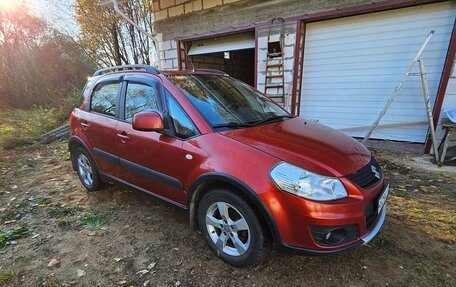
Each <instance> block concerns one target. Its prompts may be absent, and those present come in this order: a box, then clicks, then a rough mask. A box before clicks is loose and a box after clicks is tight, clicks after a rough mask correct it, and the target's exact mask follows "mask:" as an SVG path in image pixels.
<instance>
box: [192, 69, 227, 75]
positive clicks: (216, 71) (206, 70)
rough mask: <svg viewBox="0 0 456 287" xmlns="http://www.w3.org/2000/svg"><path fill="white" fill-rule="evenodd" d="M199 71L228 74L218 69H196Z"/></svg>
mask: <svg viewBox="0 0 456 287" xmlns="http://www.w3.org/2000/svg"><path fill="white" fill-rule="evenodd" d="M196 71H197V72H208V73H214V74H218V75H228V73H227V72H224V71H221V70H216V69H196Z"/></svg>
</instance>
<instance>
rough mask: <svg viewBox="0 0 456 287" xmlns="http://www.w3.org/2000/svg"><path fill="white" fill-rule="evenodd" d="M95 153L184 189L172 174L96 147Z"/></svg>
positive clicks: (114, 162)
mask: <svg viewBox="0 0 456 287" xmlns="http://www.w3.org/2000/svg"><path fill="white" fill-rule="evenodd" d="M93 154H94V155H95V157H97V158H100V159H102V160H105V161H107V162H110V163H113V164H117V165H118V166H120V167H122V168H126V169H128V170H130V171H132V172H135V173H137V174H139V175H142V176H144V177H147V178H149V179H150V180H153V181H158V182H160V183H163V184H165V185H167V186H169V187H172V188H176V189H179V190H183V189H184V187H183V186H182V183H181V182H180V181H179V180H178V179H177V178H174V177H172V176H169V175H166V174H164V173H161V172H158V171H155V170H152V169H149V168H147V167H144V166H142V165H139V164H136V163H134V162H131V161H128V160H126V159H123V158H120V157H117V156H115V155H113V154H110V153H108V152H105V151H103V150H101V149H98V148H94V149H93Z"/></svg>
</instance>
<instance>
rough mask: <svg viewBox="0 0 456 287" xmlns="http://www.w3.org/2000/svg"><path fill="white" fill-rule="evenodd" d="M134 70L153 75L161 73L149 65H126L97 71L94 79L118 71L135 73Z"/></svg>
mask: <svg viewBox="0 0 456 287" xmlns="http://www.w3.org/2000/svg"><path fill="white" fill-rule="evenodd" d="M133 70H144V71H146V72H148V73H151V74H160V71H159V70H157V69H155V68H154V67H152V66H149V65H124V66H114V67H108V68H104V69H100V70H98V71H96V72H95V73H94V74H93V76H92V77H95V76H100V75H104V74H108V73H114V72H118V71H133Z"/></svg>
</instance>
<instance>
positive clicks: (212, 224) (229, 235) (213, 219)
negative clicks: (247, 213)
mask: <svg viewBox="0 0 456 287" xmlns="http://www.w3.org/2000/svg"><path fill="white" fill-rule="evenodd" d="M206 228H207V231H208V233H209V236H210V238H211V240H212V242H213V243H214V244H215V246H216V247H217V249H219V250H220V251H222V252H224V253H226V254H228V255H231V256H241V255H243V254H244V253H245V252H247V250H248V249H249V247H250V236H251V234H250V229H249V225H248V223H247V221H246V220H245V218H244V216H242V214H241V213H240V212H239V211H238V210H237V209H236V208H235V207H234V206H232V205H230V204H228V203H226V202H215V203H213V204H212V205H211V206H210V207H209V208H208V209H207V212H206Z"/></svg>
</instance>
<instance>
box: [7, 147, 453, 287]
mask: <svg viewBox="0 0 456 287" xmlns="http://www.w3.org/2000/svg"><path fill="white" fill-rule="evenodd" d="M377 156H378V158H379V160H380V161H381V163H382V165H383V166H384V167H385V168H386V169H387V173H388V176H389V177H390V179H391V181H392V194H391V197H390V198H389V214H388V217H387V220H386V223H385V226H384V228H383V229H382V231H381V233H380V234H379V236H378V237H377V238H376V239H374V240H373V242H371V244H369V245H368V246H364V247H361V248H358V249H356V250H353V251H351V252H347V253H343V254H338V255H331V256H324V257H304V256H284V255H280V254H277V253H275V252H273V253H272V254H271V256H270V259H269V260H268V261H267V262H266V263H265V264H263V265H261V266H257V267H255V268H247V269H237V268H233V267H231V266H229V265H227V264H225V263H223V262H222V261H220V260H219V259H217V258H216V257H215V256H214V255H213V254H212V252H211V251H210V250H209V248H207V247H206V245H205V243H204V242H203V240H202V238H201V237H200V235H199V233H198V232H197V231H192V230H190V229H189V227H188V218H187V216H186V214H184V213H182V212H179V211H178V210H176V209H174V208H172V207H168V206H165V205H162V204H161V203H158V202H155V201H153V200H151V199H150V197H148V196H146V195H143V194H140V193H137V192H133V191H129V190H126V189H125V188H123V187H117V186H110V187H109V188H107V189H106V190H103V191H101V192H97V193H92V194H88V193H86V192H85V190H84V189H83V187H82V186H81V184H80V183H79V180H78V179H77V176H76V174H75V173H74V172H73V171H72V170H71V167H70V162H69V155H68V153H67V150H66V144H65V143H59V144H53V145H49V146H46V147H39V148H36V149H32V150H30V149H29V150H28V151H27V152H26V151H25V150H16V151H14V152H9V151H8V152H7V151H3V152H2V151H0V230H3V231H7V230H13V229H14V228H18V227H25V228H26V229H23V230H22V231H24V230H25V231H28V233H26V232H24V233H26V234H22V235H19V236H21V237H20V238H17V239H11V238H9V239H7V240H6V243H5V244H3V246H2V243H1V238H0V286H227V285H230V286H284V285H286V286H298V285H299V286H303V285H308V286H342V285H345V286H456V245H455V242H456V178H455V177H454V175H448V174H445V173H427V172H425V171H421V170H414V169H412V168H411V167H409V166H408V165H407V164H401V162H406V159H407V158H408V157H409V155H404V154H401V155H399V154H392V153H387V152H381V153H378V155H377ZM18 232H19V231H18ZM0 234H1V233H0ZM51 259H57V261H55V262H54V264H56V266H54V267H48V263H49V262H50V261H51ZM56 262H60V264H58V263H56Z"/></svg>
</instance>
